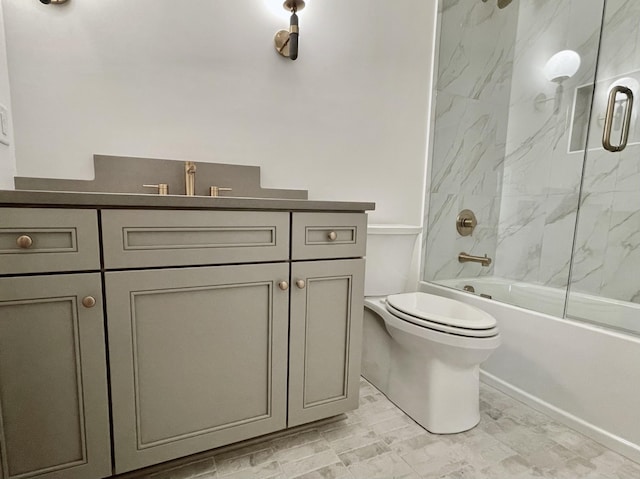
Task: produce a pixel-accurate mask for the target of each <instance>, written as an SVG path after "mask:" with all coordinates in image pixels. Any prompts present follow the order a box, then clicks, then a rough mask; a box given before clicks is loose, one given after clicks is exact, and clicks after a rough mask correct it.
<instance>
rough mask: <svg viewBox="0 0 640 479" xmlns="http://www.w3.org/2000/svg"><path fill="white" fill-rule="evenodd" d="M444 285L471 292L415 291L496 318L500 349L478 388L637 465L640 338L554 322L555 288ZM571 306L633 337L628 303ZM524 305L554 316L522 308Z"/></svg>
mask: <svg viewBox="0 0 640 479" xmlns="http://www.w3.org/2000/svg"><path fill="white" fill-rule="evenodd" d="M450 285H451V286H455V287H461V286H464V285H471V286H473V287H474V288H475V289H476V294H471V293H467V292H465V291H459V290H456V289H453V288H451V287H447V286H441V285H438V284H433V283H426V282H420V283H419V286H418V289H419V290H420V291H424V292H426V293H431V294H437V295H440V296H444V297H447V298H452V299H457V300H460V301H463V302H465V303H468V304H471V305H473V306H476V307H478V308H481V309H483V310H485V311H487V312H488V313H490V314H492V315H493V316H494V317H495V318H496V319H497V320H498V325H499V327H500V332H501V335H502V346H501V347H500V348H498V350H497V351H496V352H495V353H494V354H493V355H492V356H491V357H490V358H489V359H488V360H487V361H486V362H485V363H483V364H482V366H481V368H482V370H481V379H482V381H483V382H485V383H487V384H489V385H491V386H494V387H496V388H497V389H500V390H501V391H503V392H505V393H506V394H508V395H510V396H512V397H515V398H516V399H518V400H520V401H522V402H524V403H526V404H528V405H530V406H532V407H533V408H535V409H538V410H539V411H541V412H544V413H546V414H548V415H550V416H551V417H553V418H555V419H556V420H558V421H560V422H563V423H564V424H566V425H568V426H570V427H572V428H573V429H575V430H577V431H580V432H582V433H583V434H585V435H586V436H589V437H591V438H593V439H594V440H596V441H598V442H600V443H602V444H604V445H605V446H607V447H609V448H610V449H612V450H614V451H616V452H619V453H620V454H623V455H625V456H627V457H629V458H630V459H632V460H634V461H637V462H640V338H638V337H636V336H633V335H630V334H625V333H622V332H619V331H614V330H612V329H608V328H604V327H602V326H596V325H594V324H590V323H587V322H584V321H575V320H572V319H560V318H559V317H558V316H555V314H558V313H557V311H560V312H561V311H562V309H563V301H564V292H563V291H560V290H554V289H552V288H545V287H540V286H535V285H529V284H523V283H513V282H509V281H506V280H503V279H499V278H477V279H472V280H455V281H453V282H450ZM478 293H483V294H489V295H491V296H492V297H493V298H496V299H497V300H494V299H486V298H482V297H480V296H478ZM500 301H510V302H511V301H513V302H517V303H518V304H520V305H522V306H524V307H518V306H512V305H510V304H505V303H502V302H500ZM575 303H576V306H575V307H572V309H571V311H572V312H573V313H574V314H576V315H577V314H580V315H585V316H587V317H588V318H591V320H592V321H595V318H597V322H598V323H605V322H612V321H614V320H615V322H616V326H615V327H616V328H617V329H625V328H626V329H629V330H631V329H634V330H635V331H637V325H634V324H632V323H633V322H634V321H633V320H634V318H635V322H640V309H638V308H637V307H635V305H630V304H629V303H622V302H615V301H614V302H611V303H608V302H606V301H604V300H602V299H601V298H595V297H589V296H587V295H583V296H582V297H578V298H576V301H575ZM618 303H619V304H618ZM531 305H535V307H536V308H537V309H544V310H545V311H548V312H551V313H553V314H545V313H541V312H536V311H532V310H530V309H525V308H526V307H527V306H529V307H531ZM629 306H630V309H628V310H625V309H624V308H625V307H629Z"/></svg>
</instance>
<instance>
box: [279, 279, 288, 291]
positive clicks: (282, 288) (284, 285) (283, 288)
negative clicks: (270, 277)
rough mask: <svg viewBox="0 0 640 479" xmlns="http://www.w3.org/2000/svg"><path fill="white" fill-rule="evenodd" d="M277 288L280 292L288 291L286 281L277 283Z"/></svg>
mask: <svg viewBox="0 0 640 479" xmlns="http://www.w3.org/2000/svg"><path fill="white" fill-rule="evenodd" d="M278 287H279V288H280V289H281V290H282V291H286V290H288V289H289V283H287V282H286V281H280V282H279V283H278Z"/></svg>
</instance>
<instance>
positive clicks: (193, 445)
mask: <svg viewBox="0 0 640 479" xmlns="http://www.w3.org/2000/svg"><path fill="white" fill-rule="evenodd" d="M283 281H285V282H288V281H289V266H288V264H287V263H269V264H257V265H239V266H217V267H202V268H185V269H165V270H154V271H149V270H146V271H122V272H108V273H106V274H105V282H106V285H105V286H106V296H107V298H108V299H107V308H108V309H107V310H108V320H107V321H108V330H109V361H110V365H111V385H112V414H113V434H114V451H115V452H114V455H115V467H116V472H117V473H121V472H125V471H130V470H133V469H138V468H141V467H144V466H147V465H150V464H156V463H159V462H162V461H167V460H169V459H173V458H176V457H181V456H186V455H189V454H193V453H196V452H200V451H204V450H207V449H212V448H215V447H218V446H222V445H225V444H229V443H232V442H236V441H240V440H243V439H247V438H250V437H255V436H259V435H262V434H266V433H269V432H272V431H275V430H279V429H284V428H285V427H286V388H287V377H286V374H287V373H286V371H287V331H288V296H289V291H288V290H286V288H285V289H282V288H284V287H285V284H281V282H283ZM281 287H282V288H281Z"/></svg>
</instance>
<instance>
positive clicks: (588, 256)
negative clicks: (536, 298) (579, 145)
mask: <svg viewBox="0 0 640 479" xmlns="http://www.w3.org/2000/svg"><path fill="white" fill-rule="evenodd" d="M591 92H593V103H592V110H591V115H590V121H589V124H588V129H585V131H584V132H583V133H582V134H584V135H586V138H587V151H586V155H585V165H584V173H583V180H582V188H581V195H580V209H579V214H578V221H577V226H576V234H575V243H574V253H573V264H572V270H571V280H570V292H569V294H568V298H567V307H566V317H568V318H572V319H579V320H583V321H588V322H592V323H597V324H599V325H604V326H608V327H612V328H615V329H619V330H624V331H628V332H634V333H637V334H640V118H639V116H640V2H638V1H637V0H606V2H605V8H604V18H603V23H602V30H601V40H600V48H599V55H598V67H597V76H596V79H595V82H594V83H593V84H590V85H584V86H583V87H582V90H581V89H580V88H578V90H577V92H576V101H577V103H579V101H580V98H581V94H582V95H583V96H584V97H587V96H589V95H590V94H591ZM576 135H577V136H580V133H579V132H576Z"/></svg>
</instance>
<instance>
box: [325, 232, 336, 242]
mask: <svg viewBox="0 0 640 479" xmlns="http://www.w3.org/2000/svg"><path fill="white" fill-rule="evenodd" d="M327 237H328V238H329V241H335V240H336V238H337V237H338V233H336V232H335V231H331V232H329V234H328V235H327Z"/></svg>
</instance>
